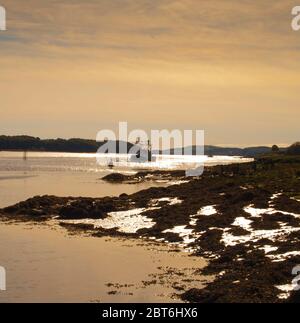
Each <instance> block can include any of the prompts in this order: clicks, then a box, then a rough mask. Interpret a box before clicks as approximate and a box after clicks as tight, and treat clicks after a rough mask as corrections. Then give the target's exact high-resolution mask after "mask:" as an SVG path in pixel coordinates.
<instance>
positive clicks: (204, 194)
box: [0, 156, 300, 303]
mask: <svg viewBox="0 0 300 323" xmlns="http://www.w3.org/2000/svg"><path fill="white" fill-rule="evenodd" d="M117 177H118V178H117ZM147 178H155V179H157V178H163V179H168V180H170V181H172V180H174V179H176V180H183V174H182V173H179V172H174V173H172V172H165V173H164V172H156V173H155V174H151V173H150V174H149V172H147V173H145V174H141V173H140V174H139V175H138V176H135V177H128V176H125V175H123V176H115V178H112V177H110V178H106V179H105V180H109V181H111V182H116V183H121V182H124V181H136V180H138V181H141V180H145V179H147ZM185 180H186V178H185ZM299 200H300V158H299V157H292V156H290V157H285V156H277V157H276V156H275V157H274V156H273V157H268V158H261V159H257V160H256V161H255V162H252V163H245V164H234V165H226V166H215V167H210V168H207V169H206V170H205V172H204V174H203V175H202V176H201V178H191V179H189V181H188V182H183V183H181V184H178V185H172V186H168V187H163V188H161V187H160V188H150V189H147V190H144V191H140V192H137V193H135V194H132V195H127V194H121V195H120V196H119V197H105V198H83V197H78V198H75V197H55V196H37V197H34V198H31V199H29V200H27V201H24V202H20V203H18V204H16V205H14V206H11V207H7V208H4V209H2V210H0V213H1V215H2V217H3V218H6V219H7V218H9V219H19V220H21V221H24V220H34V221H36V220H38V221H47V220H49V219H53V218H55V219H56V220H57V221H59V222H60V223H61V225H62V226H64V227H66V228H69V229H72V230H76V229H77V230H81V231H84V232H89V233H90V234H92V235H94V236H103V235H120V236H128V237H134V238H145V239H155V240H157V241H161V242H165V243H173V244H174V245H178V246H179V247H181V248H188V249H189V250H192V251H193V252H194V254H196V255H198V256H201V257H205V258H208V259H210V261H209V264H208V266H207V267H205V268H204V269H201V273H202V274H205V275H215V276H216V279H215V280H214V281H213V282H211V283H210V284H208V285H207V286H206V287H205V288H204V289H201V290H198V289H190V290H188V291H185V292H184V293H183V294H182V295H181V297H182V299H183V300H185V301H188V302H204V303H206V302H209V303H211V302H255V303H256V302H272V303H273V302H297V301H298V300H299V293H297V292H293V291H292V289H291V282H292V280H293V279H294V278H295V276H293V275H292V269H293V268H294V267H295V266H297V265H300V239H299V237H300V202H299Z"/></svg>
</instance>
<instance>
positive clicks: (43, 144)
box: [0, 136, 286, 157]
mask: <svg viewBox="0 0 300 323" xmlns="http://www.w3.org/2000/svg"><path fill="white" fill-rule="evenodd" d="M104 143H105V142H96V141H95V140H90V139H80V138H72V139H60V138H58V139H40V138H38V137H31V136H0V151H28V152H54V153H60V152H61V153H85V154H88V153H94V154H95V153H96V152H97V150H98V149H99V148H100V147H101V146H102V145H103V144H104ZM120 143H122V142H120V141H116V153H119V151H120V149H119V147H120ZM123 144H124V142H123ZM125 144H126V145H127V152H129V150H130V149H131V148H132V147H133V144H132V143H129V142H128V143H125ZM187 148H191V151H192V154H193V155H196V151H197V147H196V146H192V147H187ZM279 150H280V151H281V152H284V151H285V150H286V148H279ZM271 151H272V148H271V147H268V146H257V147H245V148H237V147H220V146H213V145H205V146H204V154H205V155H208V156H241V157H256V156H258V155H261V154H268V153H270V152H271ZM152 153H153V154H157V155H158V154H166V151H160V150H153V151H152ZM170 154H171V155H183V148H173V149H170Z"/></svg>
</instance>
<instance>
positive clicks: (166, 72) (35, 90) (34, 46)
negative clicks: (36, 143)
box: [0, 0, 300, 144]
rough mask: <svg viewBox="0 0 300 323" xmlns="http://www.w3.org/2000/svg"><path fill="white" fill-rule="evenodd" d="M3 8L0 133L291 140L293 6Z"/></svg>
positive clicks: (295, 93)
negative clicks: (127, 132) (112, 130)
mask: <svg viewBox="0 0 300 323" xmlns="http://www.w3.org/2000/svg"><path fill="white" fill-rule="evenodd" d="M0 4H1V5H3V6H5V7H6V9H7V14H8V24H7V25H8V31H7V32H5V33H1V34H0V70H1V74H0V95H1V101H2V102H1V120H0V126H1V129H3V130H2V131H3V132H7V133H31V134H37V135H40V136H42V137H46V136H51V137H55V136H67V137H70V136H82V137H94V136H95V134H96V132H97V131H98V130H99V129H100V128H103V127H115V126H117V122H118V121H119V120H127V121H128V122H129V124H131V125H132V127H137V126H138V127H142V128H146V129H150V128H152V129H153V128H154V129H156V128H169V129H172V128H192V129H195V128H198V129H205V130H206V134H207V139H208V141H209V142H214V143H226V142H228V143H229V142H230V143H237V144H238V143H247V142H249V143H250V142H251V143H252V142H257V143H260V142H268V141H270V142H273V141H274V142H276V141H277V142H290V141H293V140H296V139H297V137H296V136H297V135H298V131H297V130H298V128H299V127H298V124H297V119H298V120H299V117H300V112H299V109H298V104H299V101H300V100H299V99H300V94H299V89H298V88H299V79H300V32H299V33H297V32H294V31H292V29H291V19H292V17H291V9H292V7H293V6H295V1H289V0H286V1H282V0H280V1H279V0H278V1H271V0H264V1H260V0H243V1H238V0H226V1H223V0H201V1H199V0H90V1H83V0H82V1H80V0H68V1H66V0H62V1H56V0H52V1H50V0H49V1H48V0H45V1H39V0H28V1H22V0H0ZM298 139H299V138H298Z"/></svg>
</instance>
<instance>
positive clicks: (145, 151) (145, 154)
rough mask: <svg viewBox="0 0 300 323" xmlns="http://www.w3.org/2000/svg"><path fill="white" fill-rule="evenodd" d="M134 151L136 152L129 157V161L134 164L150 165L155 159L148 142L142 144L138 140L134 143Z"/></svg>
mask: <svg viewBox="0 0 300 323" xmlns="http://www.w3.org/2000/svg"><path fill="white" fill-rule="evenodd" d="M135 149H136V150H137V152H136V153H135V154H133V155H132V156H131V157H130V161H131V162H134V163H147V162H148V163H150V162H154V161H155V160H156V158H155V157H154V156H153V154H152V146H151V142H150V140H148V141H147V144H146V145H145V144H143V143H142V142H141V140H140V138H138V139H137V140H136V142H135Z"/></svg>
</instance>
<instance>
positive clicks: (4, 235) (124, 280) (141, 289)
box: [0, 222, 208, 302]
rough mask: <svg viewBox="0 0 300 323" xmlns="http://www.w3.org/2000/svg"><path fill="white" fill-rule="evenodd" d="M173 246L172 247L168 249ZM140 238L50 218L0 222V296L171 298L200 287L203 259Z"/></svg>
mask: <svg viewBox="0 0 300 323" xmlns="http://www.w3.org/2000/svg"><path fill="white" fill-rule="evenodd" d="M173 250H174V249H173ZM171 251H172V248H171V247H168V246H162V245H159V244H151V243H149V242H144V241H135V240H131V239H126V240H125V239H118V238H107V237H106V238H95V237H87V236H79V235H78V234H76V235H70V234H68V233H67V231H66V230H64V229H62V228H60V227H58V226H57V225H54V224H51V225H49V224H34V223H27V224H25V223H9V224H8V222H0V265H1V266H4V267H5V268H6V271H7V291H5V292H0V302H174V301H177V302H178V301H179V299H178V298H177V297H176V295H175V294H176V293H179V291H180V293H182V291H184V290H187V289H189V288H191V286H193V287H195V286H197V287H198V288H202V287H203V286H204V285H203V283H204V282H205V281H207V280H208V278H207V277H205V278H203V276H201V275H199V274H194V272H195V271H196V269H199V268H203V267H204V266H205V261H204V260H203V259H202V258H199V257H191V256H190V255H189V254H188V253H183V252H174V251H173V252H171Z"/></svg>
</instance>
